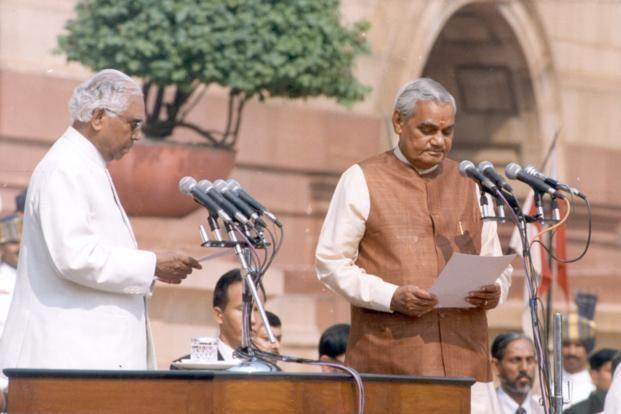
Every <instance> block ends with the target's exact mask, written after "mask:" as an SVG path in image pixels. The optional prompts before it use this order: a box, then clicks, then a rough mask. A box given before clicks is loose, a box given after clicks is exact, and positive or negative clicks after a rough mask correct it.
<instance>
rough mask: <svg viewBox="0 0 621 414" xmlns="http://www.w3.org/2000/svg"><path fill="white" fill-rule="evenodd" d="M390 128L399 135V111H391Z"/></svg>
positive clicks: (400, 128)
mask: <svg viewBox="0 0 621 414" xmlns="http://www.w3.org/2000/svg"><path fill="white" fill-rule="evenodd" d="M392 129H393V130H394V131H395V134H397V135H401V133H402V132H403V121H402V120H401V114H400V113H399V111H393V113H392Z"/></svg>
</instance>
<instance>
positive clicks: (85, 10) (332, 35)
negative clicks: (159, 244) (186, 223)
mask: <svg viewBox="0 0 621 414" xmlns="http://www.w3.org/2000/svg"><path fill="white" fill-rule="evenodd" d="M75 12H76V16H75V18H73V19H71V20H69V21H68V22H67V23H66V25H65V28H66V33H63V34H62V35H60V36H59V39H58V44H59V46H58V51H59V52H60V53H63V54H65V55H66V58H67V60H68V61H76V62H80V63H81V64H83V65H84V66H86V67H88V68H91V69H93V70H101V69H103V68H108V67H112V68H116V69H119V70H122V71H123V72H125V73H127V74H128V75H130V76H135V77H139V78H141V79H142V81H143V91H144V96H145V104H146V108H147V117H146V122H145V125H144V132H145V135H146V136H147V137H148V140H143V141H151V142H153V141H163V140H166V142H167V144H168V145H166V146H161V145H159V146H153V145H141V146H136V148H134V150H132V151H131V152H130V153H129V154H128V155H127V156H125V157H124V158H123V160H121V161H120V162H117V163H116V165H111V166H110V167H111V172H112V173H113V175H114V180H115V184H116V186H117V190H118V192H119V194H120V197H121V198H122V200H123V204H124V206H125V207H126V209H127V210H128V213H129V214H132V215H160V216H161V215H164V216H166V215H168V216H180V215H184V214H187V213H188V212H190V211H191V210H192V209H193V208H194V204H193V203H192V201H191V200H190V199H188V198H187V197H185V196H183V195H181V194H179V193H178V191H177V181H178V179H179V178H180V176H182V175H193V174H192V171H187V172H184V171H185V170H184V168H187V167H192V166H193V167H197V166H198V167H200V168H203V169H205V168H206V167H210V166H214V165H216V164H220V166H221V168H222V169H221V170H220V171H211V172H210V171H206V170H204V171H199V172H196V171H195V172H194V175H195V176H197V177H205V176H206V177H212V178H216V177H223V176H226V175H228V173H230V171H231V169H232V166H233V163H234V150H235V145H236V142H237V139H238V136H239V132H240V127H241V120H242V115H243V111H244V108H245V105H246V103H247V102H248V101H249V100H251V99H258V100H259V101H264V100H265V99H267V98H269V97H287V98H306V97H313V96H327V97H331V98H335V99H336V100H337V101H338V102H339V103H342V104H345V105H348V104H351V103H353V102H355V101H358V100H361V99H363V98H364V96H365V94H366V93H367V92H368V90H369V88H368V87H366V86H364V85H362V84H361V83H360V82H359V81H358V80H357V79H356V78H355V77H354V75H353V73H352V68H353V63H354V60H355V58H356V57H357V56H359V55H360V54H362V53H366V52H368V46H367V43H366V40H365V37H364V34H365V32H366V31H367V30H368V23H366V22H364V21H360V22H356V23H354V24H353V25H351V27H345V26H343V25H342V24H341V21H340V15H339V1H338V0H287V1H275V0H157V1H156V0H132V1H127V0H80V1H78V3H77V4H76V6H75ZM215 85H218V86H219V87H224V88H226V90H227V91H228V103H227V116H226V119H225V121H224V127H223V128H221V129H220V130H214V129H209V128H207V127H205V126H204V124H205V123H204V122H202V123H201V122H192V121H190V120H189V119H188V114H190V112H192V109H193V108H194V107H195V105H196V103H197V102H198V101H199V100H200V99H201V98H202V97H203V96H204V94H205V93H206V92H207V91H208V90H209V88H210V87H212V86H215ZM195 115H196V114H193V116H194V119H203V120H205V119H207V118H208V117H209V113H206V114H204V116H202V115H203V114H200V115H201V117H200V118H199V117H196V116H195ZM178 130H185V131H193V134H195V135H197V136H200V137H201V138H204V140H202V141H203V142H202V144H201V145H192V146H187V145H185V144H184V145H183V146H180V145H174V144H173V145H170V144H171V143H172V141H174V140H171V138H170V137H172V136H173V131H178ZM155 148H158V149H157V150H156V149H155ZM206 151H210V152H211V153H213V152H214V151H215V155H212V156H209V155H207V154H206ZM182 152H183V153H186V155H182ZM164 154H168V155H170V158H171V160H167V158H166V157H164ZM192 157H194V158H196V159H195V160H191V159H190V158H192ZM210 157H211V158H210ZM198 160H202V161H198ZM218 161H220V162H218ZM113 164H114V163H113ZM141 171H142V172H144V173H145V174H147V177H144V176H142V174H141V173H140V172H141ZM156 174H159V176H156ZM145 184H146V185H147V186H148V189H147V191H141V190H139V188H140V186H141V185H145ZM165 187H166V188H165ZM168 187H171V191H168V190H167V188H168ZM149 197H159V198H160V199H159V200H150V199H149Z"/></svg>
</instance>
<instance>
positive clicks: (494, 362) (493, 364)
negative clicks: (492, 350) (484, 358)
mask: <svg viewBox="0 0 621 414" xmlns="http://www.w3.org/2000/svg"><path fill="white" fill-rule="evenodd" d="M499 365H500V361H499V360H497V359H496V358H492V367H493V368H494V371H495V372H496V375H498V371H499Z"/></svg>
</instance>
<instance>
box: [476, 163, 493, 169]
mask: <svg viewBox="0 0 621 414" xmlns="http://www.w3.org/2000/svg"><path fill="white" fill-rule="evenodd" d="M477 168H478V169H479V170H481V171H485V170H487V169H488V168H492V169H493V168H494V164H492V162H491V161H481V162H480V163H479V165H478V167H477Z"/></svg>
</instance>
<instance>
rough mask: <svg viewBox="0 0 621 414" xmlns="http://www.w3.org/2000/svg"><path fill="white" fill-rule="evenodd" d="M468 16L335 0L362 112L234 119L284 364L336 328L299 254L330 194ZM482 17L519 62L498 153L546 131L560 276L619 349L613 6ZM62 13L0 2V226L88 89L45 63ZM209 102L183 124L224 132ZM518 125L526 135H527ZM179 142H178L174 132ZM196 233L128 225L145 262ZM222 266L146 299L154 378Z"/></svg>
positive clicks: (216, 105)
mask: <svg viewBox="0 0 621 414" xmlns="http://www.w3.org/2000/svg"><path fill="white" fill-rule="evenodd" d="M471 3H472V2H471V1H467V0H451V1H449V0H446V1H445V0H437V1H433V2H430V1H424V0H417V1H411V0H381V1H380V0H344V1H343V2H342V10H343V13H344V16H345V18H346V19H347V20H348V21H353V20H356V19H360V18H365V19H368V20H370V21H371V25H372V28H371V31H370V32H369V34H368V40H369V42H370V44H371V48H372V50H373V52H372V54H371V55H370V56H366V57H363V58H361V59H360V60H359V61H358V64H357V73H358V74H359V76H360V78H361V79H362V80H363V81H364V82H365V83H367V84H369V85H371V86H372V87H373V92H372V93H371V94H370V96H369V97H368V99H367V100H365V101H364V102H362V103H359V104H357V105H355V106H354V107H353V108H351V109H349V110H347V109H344V108H342V107H339V106H337V105H336V104H335V103H333V102H331V101H329V100H326V99H313V100H308V101H294V102H291V101H286V100H281V99H275V100H270V101H268V102H267V103H266V104H259V103H255V102H253V103H251V104H250V105H249V106H248V108H247V109H246V112H245V118H244V123H243V126H242V135H241V137H240V145H239V148H238V153H237V165H236V168H235V170H234V172H233V176H234V177H235V178H237V179H238V180H239V181H240V182H242V184H243V185H244V186H246V187H247V188H249V189H250V190H251V191H252V192H253V193H254V194H255V195H256V196H257V197H258V198H259V199H260V200H262V201H264V202H265V204H267V205H268V206H269V207H270V208H272V209H273V210H274V211H275V212H276V213H277V214H278V215H279V217H281V219H282V220H283V222H284V223H285V229H286V242H285V245H284V247H283V251H282V253H281V254H280V255H279V257H278V259H277V261H276V263H275V265H274V266H273V268H272V273H271V274H270V275H269V277H268V279H269V280H268V285H269V288H268V293H269V295H270V301H269V302H268V305H269V306H268V307H270V308H272V309H274V310H275V311H277V313H279V314H280V315H281V316H282V318H283V322H284V335H285V341H284V342H285V348H284V349H285V351H291V352H295V353H296V354H299V355H306V356H312V355H313V354H314V352H315V350H314V349H315V348H314V347H315V344H316V341H317V338H318V335H319V333H320V332H321V330H322V329H323V328H325V327H327V326H328V325H330V324H332V323H335V322H340V321H345V320H347V317H348V306H347V304H346V303H345V302H344V301H343V300H341V299H339V298H337V297H335V296H334V295H332V294H330V293H328V292H327V291H326V290H325V288H323V287H322V286H321V285H320V284H319V283H318V282H317V281H316V279H315V277H314V273H313V251H314V246H315V243H316V239H317V236H318V232H319V230H320V227H321V223H322V220H323V215H324V214H325V209H326V207H327V203H328V202H329V197H330V192H331V189H332V188H333V186H334V185H335V183H336V181H337V179H338V176H339V174H340V173H341V172H342V171H343V170H344V169H345V168H346V167H347V166H349V165H351V164H352V163H354V162H356V161H357V160H359V159H362V158H364V157H367V156H369V155H371V154H374V153H376V152H378V151H380V150H383V149H385V148H387V147H389V145H390V142H391V139H394V137H392V133H391V132H390V131H389V129H390V128H388V126H387V124H386V122H385V120H386V117H387V116H389V115H390V113H391V109H392V108H391V107H392V101H393V99H394V94H395V91H396V90H397V89H398V87H399V85H400V84H402V83H403V82H404V81H406V80H408V79H411V78H415V77H417V76H419V75H420V74H422V73H423V70H424V68H425V66H426V65H427V63H428V61H429V57H430V55H431V51H432V48H433V46H434V44H436V42H437V39H438V37H439V36H441V35H443V33H444V34H446V33H447V32H445V31H444V25H445V23H446V22H447V21H449V20H450V19H451V18H452V17H453V16H455V15H456V13H459V11H460V10H462V11H463V10H464V9H463V7H467V6H469V5H470V4H471ZM482 3H484V4H486V5H487V6H488V7H493V8H495V10H496V11H497V13H498V14H499V15H500V16H502V18H503V19H505V21H506V25H507V27H509V28H510V30H512V31H513V35H514V37H515V43H516V44H517V45H518V46H517V47H519V48H521V50H522V53H523V55H524V56H523V69H520V70H521V72H522V74H523V76H524V77H525V78H527V79H528V80H529V82H530V83H531V85H532V86H531V87H532V91H531V93H532V102H533V105H532V112H531V113H529V114H528V116H521V117H515V118H514V119H510V120H508V121H507V122H508V123H505V124H503V125H501V126H500V129H498V132H497V137H498V139H504V138H506V137H507V136H508V134H510V135H511V136H512V137H513V138H512V139H513V140H517V143H518V144H519V145H523V146H524V145H526V144H525V143H526V142H528V146H524V148H526V149H525V151H524V152H523V159H522V161H523V162H524V163H538V162H539V161H540V160H541V158H542V156H543V153H544V151H545V148H546V147H547V145H548V143H549V142H550V140H551V139H552V137H553V136H554V133H555V131H556V130H557V129H559V127H560V128H561V145H560V151H559V154H560V156H559V157H560V158H559V171H560V172H559V174H560V177H562V178H564V179H566V180H567V181H569V182H572V183H573V184H574V185H576V186H579V187H580V188H581V189H582V190H583V191H584V192H585V193H587V194H589V195H591V194H592V195H593V203H594V212H595V220H594V240H593V245H592V248H591V251H590V252H589V254H588V255H587V257H586V258H585V259H584V260H583V261H581V262H579V263H577V264H575V265H572V266H571V267H570V274H572V276H573V277H572V283H574V286H576V287H580V288H583V289H585V288H589V289H592V290H595V291H597V292H599V293H600V294H601V295H602V301H603V303H602V305H601V307H600V309H601V310H602V312H601V313H598V318H601V321H600V322H601V324H600V325H601V326H602V327H603V329H604V331H603V334H602V338H606V341H608V342H607V343H608V344H612V342H613V341H619V329H620V328H619V327H618V326H621V325H619V324H616V325H615V324H614V323H613V322H614V321H618V320H619V317H620V315H621V309H618V308H617V306H618V305H616V303H615V298H617V297H619V294H620V293H621V290H620V289H619V288H618V286H617V285H618V284H617V283H616V282H617V281H618V280H619V272H618V271H617V270H616V269H618V268H619V265H620V264H621V260H620V259H619V254H618V252H619V245H620V242H621V223H620V222H621V194H619V188H621V186H619V185H617V184H616V180H615V179H614V175H613V174H612V171H613V170H614V167H615V166H616V165H617V164H618V163H619V162H620V161H621V140H619V139H617V137H616V134H617V133H618V131H620V130H621V128H620V127H621V125H620V122H621V117H620V116H619V113H621V94H620V93H619V92H621V91H620V89H621V71H620V70H619V69H620V68H621V28H620V27H619V25H618V22H619V21H621V3H618V2H608V1H592V0H576V1H571V2H565V1H560V0H559V1H555V0H545V1H544V0H542V1H524V2H520V1H502V2H498V1H490V2H482ZM73 4H74V1H73V0H57V1H47V0H0V197H1V198H2V202H3V203H2V204H3V207H2V208H3V211H4V212H8V211H10V210H11V209H12V208H13V199H12V198H13V196H14V195H15V194H16V193H17V192H18V191H19V190H20V189H21V188H23V187H24V186H25V185H26V183H27V181H28V179H29V175H30V172H31V170H32V168H33V167H34V165H35V164H36V162H37V161H38V160H39V159H40V158H41V156H42V155H43V154H44V152H45V150H46V149H47V148H48V147H49V145H50V143H51V142H52V141H53V140H54V139H55V138H56V137H57V136H58V135H59V134H61V133H62V131H63V130H64V129H65V128H66V126H67V120H68V115H67V112H66V109H65V108H66V102H67V99H68V97H69V95H70V93H71V90H72V88H73V87H74V86H75V84H76V83H77V82H79V80H80V79H83V78H84V77H85V76H87V75H88V73H89V71H88V70H86V69H84V68H82V67H80V66H79V65H76V64H70V65H67V64H65V62H64V59H63V57H62V56H57V55H53V54H51V52H50V51H51V50H52V49H53V48H54V47H55V44H56V43H55V42H56V40H55V39H56V36H57V35H58V33H60V32H61V31H62V27H63V24H64V22H65V20H66V19H67V18H69V17H70V16H72V13H73V12H72V7H73ZM476 17H477V16H476V14H475V18H476ZM494 56H496V55H495V54H494ZM494 56H492V58H493V57H494ZM487 62H489V60H487ZM520 68H522V66H520ZM223 102H224V101H223V91H222V90H215V91H214V92H213V93H211V94H210V95H209V96H208V97H207V98H206V99H205V100H204V101H202V102H201V103H200V104H199V106H198V107H197V108H196V109H195V111H194V112H193V114H192V116H193V117H194V119H195V120H197V121H198V122H202V123H205V124H206V125H208V124H212V123H217V122H218V121H220V120H221V119H222V117H223V112H224V105H223ZM527 118H528V119H527ZM512 122H513V124H511V123H512ZM524 122H529V124H528V128H526V129H525V127H524V125H525V124H524ZM468 125H470V123H468V122H465V123H464V126H463V128H466V129H467V131H470V129H468V128H472V127H469V126H468ZM467 131H462V133H463V134H464V135H465V132H467ZM512 131H513V132H512ZM515 131H522V132H523V131H532V135H531V134H526V135H529V136H527V137H520V135H521V134H520V133H517V132H515ZM459 133H460V130H459V126H458V136H459ZM178 135H179V136H180V137H181V136H182V135H183V137H181V138H187V136H188V134H187V133H186V132H181V131H180V132H178ZM516 137H517V138H516ZM190 138H192V137H191V136H190ZM496 141H497V140H496V139H495V140H492V142H493V143H496ZM494 151H496V152H494ZM497 151H498V148H496V147H494V146H493V145H491V146H489V147H480V148H478V149H477V151H475V152H473V153H472V156H473V157H479V158H484V157H487V156H491V155H490V154H498V152H497ZM602 160H605V162H602ZM522 192H524V190H522ZM584 214H585V210H584V208H583V207H581V206H578V205H577V206H576V215H575V216H573V220H572V223H571V226H570V229H569V235H570V241H571V244H570V253H571V252H574V253H575V252H578V251H579V249H580V248H581V246H582V243H583V242H584V240H585V232H584V227H585V224H584V223H585V215H584ZM202 218H203V217H202V214H201V213H200V212H197V213H194V214H191V215H189V216H187V217H185V218H183V219H179V220H175V219H154V218H139V217H135V218H133V219H132V221H133V225H134V227H135V229H136V233H137V235H138V238H139V241H140V244H141V245H142V246H144V247H145V248H156V247H168V248H171V247H172V248H183V249H186V250H188V251H190V252H192V253H195V254H201V253H202V252H201V250H200V248H199V247H198V234H197V232H196V226H197V225H198V224H199V223H200V222H201V220H202ZM510 232H511V228H510V226H508V225H504V226H501V228H500V233H501V235H502V236H503V240H506V238H507V236H508V235H509V234H510ZM233 265H235V262H234V260H233V258H229V260H227V259H223V260H219V261H217V262H215V263H214V264H211V265H210V266H208V267H207V269H206V270H205V271H203V272H199V274H197V275H195V276H193V279H194V282H192V283H189V284H186V285H183V286H181V287H174V288H171V287H160V288H158V290H157V292H156V295H155V297H154V300H153V307H152V319H153V325H154V332H155V335H156V342H157V345H158V348H159V357H160V358H159V359H160V366H161V367H166V366H167V362H168V361H169V360H170V359H171V358H173V357H176V356H178V355H181V354H183V353H186V352H187V347H188V343H189V340H188V338H189V337H190V336H192V335H194V334H195V333H197V332H203V331H205V332H213V330H214V326H213V320H212V318H211V316H210V314H209V312H208V306H207V305H206V304H205V303H208V302H209V301H210V291H211V289H212V286H213V284H214V283H215V279H216V278H217V276H218V275H219V274H221V273H222V272H223V271H224V270H225V269H227V268H228V267H229V266H233ZM595 282H596V283H595ZM520 286H521V284H520V277H519V271H518V277H517V278H516V283H515V284H514V288H513V289H512V296H511V300H510V302H509V303H508V304H507V305H504V306H503V307H502V308H499V309H497V310H495V311H494V312H492V313H491V315H490V323H491V326H492V329H493V330H494V332H496V331H497V330H501V329H506V328H515V327H518V326H519V311H520V309H521V305H520ZM615 295H616V296H615Z"/></svg>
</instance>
